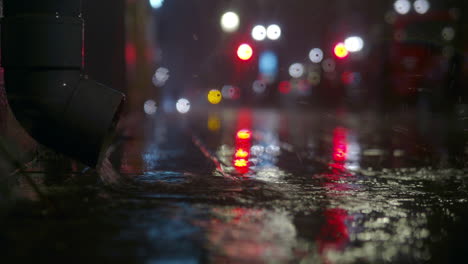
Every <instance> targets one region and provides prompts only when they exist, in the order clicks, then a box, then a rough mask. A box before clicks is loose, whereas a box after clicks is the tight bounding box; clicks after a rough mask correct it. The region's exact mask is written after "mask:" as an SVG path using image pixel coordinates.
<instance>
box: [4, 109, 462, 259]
mask: <svg viewBox="0 0 468 264" xmlns="http://www.w3.org/2000/svg"><path fill="white" fill-rule="evenodd" d="M466 128H467V126H466V121H465V120H463V119H457V118H455V117H447V116H438V115H429V114H423V115H421V114H416V112H405V111H402V112H399V113H396V112H395V113H393V114H391V115H382V114H375V113H359V114H356V113H349V112H346V111H343V110H341V111H329V112H327V111H321V112H314V111H310V110H304V111H291V112H285V111H282V112H281V111H274V110H252V109H231V110H229V109H227V110H219V111H217V112H216V111H214V112H211V113H210V114H208V115H207V114H201V113H195V112H194V113H189V114H187V115H180V114H176V113H162V112H156V114H154V115H148V116H145V117H142V116H139V115H136V116H129V117H128V118H127V119H126V120H125V121H124V123H123V125H122V129H121V133H120V134H121V135H120V136H119V140H118V142H117V143H116V144H114V145H113V146H112V148H111V149H110V151H109V152H108V153H107V156H106V157H104V160H103V162H102V166H101V167H100V168H99V171H98V172H96V171H94V170H91V169H88V168H85V167H82V166H81V165H79V164H77V163H75V162H73V161H69V160H66V159H63V158H61V157H42V158H39V159H38V160H37V161H36V162H33V163H32V164H30V165H29V166H28V168H27V169H25V171H24V172H22V173H21V172H20V173H19V174H20V175H18V181H19V184H18V187H17V188H16V190H15V193H16V195H17V196H18V197H20V198H19V199H18V201H17V202H16V204H15V205H14V206H12V208H10V210H8V213H7V214H4V215H3V216H2V223H1V232H0V250H1V254H0V256H1V258H3V259H4V260H7V261H6V262H3V261H2V263H12V262H11V261H15V262H21V261H29V263H31V261H32V262H40V261H41V262H42V261H49V262H50V261H54V262H55V261H66V263H75V262H77V263H78V262H79V263H86V262H104V263H148V264H153V263H467V262H466V261H468V257H467V256H466V250H467V249H468V242H467V240H466V239H467V235H468V173H467V169H466V164H467V162H466V161H467V150H468V148H467V146H468V145H467V132H466ZM26 176H28V177H29V178H31V179H32V180H33V181H35V182H36V184H37V185H38V186H39V188H40V189H41V191H42V194H43V195H44V197H45V198H44V197H40V196H38V194H37V193H36V192H35V191H33V189H32V188H31V185H30V184H28V183H27V181H26V180H25V178H26ZM97 176H98V177H97Z"/></svg>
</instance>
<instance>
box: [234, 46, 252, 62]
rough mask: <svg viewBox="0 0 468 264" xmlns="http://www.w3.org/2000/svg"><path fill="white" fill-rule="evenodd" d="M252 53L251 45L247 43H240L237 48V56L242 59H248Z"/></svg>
mask: <svg viewBox="0 0 468 264" xmlns="http://www.w3.org/2000/svg"><path fill="white" fill-rule="evenodd" d="M252 55H253V50H252V47H250V45H249V44H245V43H244V44H241V45H240V46H239V48H238V49H237V56H238V57H239V59H241V60H243V61H247V60H250V58H252Z"/></svg>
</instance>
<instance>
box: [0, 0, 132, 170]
mask: <svg viewBox="0 0 468 264" xmlns="http://www.w3.org/2000/svg"><path fill="white" fill-rule="evenodd" d="M3 5H4V18H3V19H2V32H1V38H2V40H1V41H2V51H1V57H2V66H3V67H4V69H5V89H6V93H7V96H8V100H9V103H10V107H11V109H12V111H13V113H14V114H15V117H16V118H17V119H18V121H19V122H20V124H21V125H22V126H23V127H24V128H25V129H26V130H27V131H28V133H29V134H30V135H31V136H32V137H33V138H34V139H36V140H37V141H38V142H39V143H41V144H43V145H45V146H47V147H50V148H52V149H54V150H56V151H59V152H62V153H64V154H66V155H69V156H70V157H73V158H76V159H78V160H80V161H82V162H83V163H85V164H87V165H90V166H96V165H97V164H98V162H99V157H100V154H101V153H102V152H103V151H104V150H105V148H106V147H105V142H107V140H106V139H107V138H108V136H109V134H110V132H111V131H112V130H113V127H114V126H115V124H116V122H117V119H118V116H119V111H120V109H121V107H122V103H123V101H124V98H125V97H124V95H123V94H122V93H120V92H118V91H115V90H113V89H110V88H108V87H106V86H104V85H101V84H99V83H97V82H94V81H91V80H88V79H87V78H85V77H83V75H82V70H83V66H84V65H83V64H84V63H83V23H84V21H83V19H82V17H81V1H80V0H67V1H63V0H43V1H37V0H4V1H3Z"/></svg>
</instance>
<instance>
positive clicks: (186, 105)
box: [176, 98, 190, 114]
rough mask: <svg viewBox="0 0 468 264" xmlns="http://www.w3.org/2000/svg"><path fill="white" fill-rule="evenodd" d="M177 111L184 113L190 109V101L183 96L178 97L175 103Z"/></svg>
mask: <svg viewBox="0 0 468 264" xmlns="http://www.w3.org/2000/svg"><path fill="white" fill-rule="evenodd" d="M176 109H177V112H179V113H181V114H186V113H188V112H189V111H190V101H189V100H187V99H185V98H180V99H179V100H177V103H176Z"/></svg>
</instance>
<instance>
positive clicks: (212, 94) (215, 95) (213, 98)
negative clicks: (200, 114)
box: [207, 89, 223, 104]
mask: <svg viewBox="0 0 468 264" xmlns="http://www.w3.org/2000/svg"><path fill="white" fill-rule="evenodd" d="M207 97H208V102H210V103H211V104H219V103H220V102H221V100H222V99H223V96H222V95H221V92H220V91H219V90H217V89H213V90H211V91H209V92H208V96H207Z"/></svg>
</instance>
